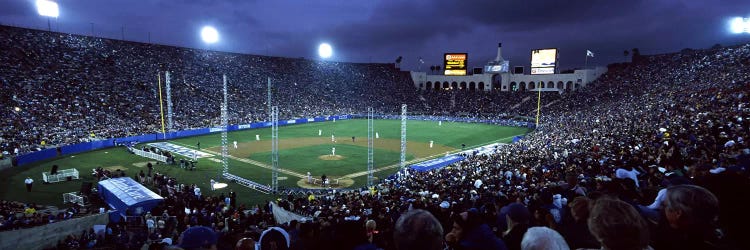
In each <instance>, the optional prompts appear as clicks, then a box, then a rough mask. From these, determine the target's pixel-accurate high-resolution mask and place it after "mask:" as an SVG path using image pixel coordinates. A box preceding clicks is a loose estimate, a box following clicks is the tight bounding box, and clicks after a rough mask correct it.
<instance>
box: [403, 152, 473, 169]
mask: <svg viewBox="0 0 750 250" xmlns="http://www.w3.org/2000/svg"><path fill="white" fill-rule="evenodd" d="M463 159H464V157H463V156H459V155H450V156H445V157H440V158H437V159H432V160H429V161H423V162H420V163H417V164H414V165H411V166H409V167H410V168H411V169H414V170H417V171H419V172H424V171H430V170H433V169H438V168H442V167H445V166H448V165H451V164H453V163H455V162H458V161H461V160H463Z"/></svg>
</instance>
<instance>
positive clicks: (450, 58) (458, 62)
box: [443, 53, 469, 76]
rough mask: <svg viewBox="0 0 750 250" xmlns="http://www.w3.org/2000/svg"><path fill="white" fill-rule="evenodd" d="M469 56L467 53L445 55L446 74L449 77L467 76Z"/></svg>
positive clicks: (444, 66)
mask: <svg viewBox="0 0 750 250" xmlns="http://www.w3.org/2000/svg"><path fill="white" fill-rule="evenodd" d="M468 57H469V54H467V53H445V55H444V56H443V59H445V60H444V61H443V69H444V70H445V71H444V74H445V75H447V76H465V75H466V63H467V58H468Z"/></svg>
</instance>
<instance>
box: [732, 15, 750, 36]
mask: <svg viewBox="0 0 750 250" xmlns="http://www.w3.org/2000/svg"><path fill="white" fill-rule="evenodd" d="M729 31H731V32H732V33H734V34H740V33H748V34H750V18H742V17H735V18H732V20H731V21H729Z"/></svg>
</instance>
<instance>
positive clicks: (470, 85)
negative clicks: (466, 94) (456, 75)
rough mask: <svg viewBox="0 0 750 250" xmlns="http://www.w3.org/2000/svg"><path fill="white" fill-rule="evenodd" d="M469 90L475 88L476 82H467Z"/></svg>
mask: <svg viewBox="0 0 750 250" xmlns="http://www.w3.org/2000/svg"><path fill="white" fill-rule="evenodd" d="M469 90H471V91H474V90H477V83H475V82H469Z"/></svg>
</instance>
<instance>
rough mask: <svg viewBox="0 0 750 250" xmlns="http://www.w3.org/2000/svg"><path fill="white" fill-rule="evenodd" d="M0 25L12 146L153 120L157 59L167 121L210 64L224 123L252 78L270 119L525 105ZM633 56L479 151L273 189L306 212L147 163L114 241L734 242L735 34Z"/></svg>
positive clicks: (186, 120)
mask: <svg viewBox="0 0 750 250" xmlns="http://www.w3.org/2000/svg"><path fill="white" fill-rule="evenodd" d="M0 39H2V40H0V49H2V51H8V52H7V53H0V57H2V58H0V61H2V62H4V63H5V62H9V63H8V64H7V65H4V67H0V83H1V84H2V89H1V90H2V91H0V97H2V98H0V101H2V105H3V106H4V107H19V108H20V111H14V110H9V109H4V110H3V111H1V112H2V113H1V114H2V115H3V118H5V119H3V120H1V121H0V122H2V124H0V126H2V127H3V128H9V129H7V130H6V129H4V130H3V131H2V132H3V134H2V140H3V141H0V143H2V144H4V145H3V146H4V147H5V148H6V149H9V148H15V147H18V148H21V149H22V151H23V152H28V151H29V150H33V149H34V148H35V147H39V146H40V142H41V141H45V142H46V144H48V145H57V144H68V143H73V142H77V141H81V140H88V139H91V137H92V136H91V134H94V135H95V136H94V137H112V136H123V135H131V134H143V133H148V132H153V131H155V130H156V129H157V128H156V124H159V123H158V122H157V120H158V118H157V117H158V109H157V107H158V93H157V91H158V90H157V89H158V86H156V85H155V84H154V82H155V80H154V78H156V75H157V71H158V70H170V72H173V77H172V79H171V80H172V98H173V102H174V110H175V117H174V121H175V126H176V127H177V128H191V127H205V126H210V125H216V124H218V121H219V116H218V113H219V111H218V110H219V109H218V107H219V104H220V100H221V96H222V94H221V91H220V90H221V79H220V75H221V74H223V73H226V74H227V75H228V77H229V79H230V86H231V87H230V91H229V92H230V112H231V113H232V115H231V116H230V117H232V119H233V120H232V121H231V123H245V122H252V121H260V120H265V119H267V117H266V114H267V112H266V107H267V106H266V103H265V100H266V99H265V96H266V95H265V94H266V77H268V76H271V77H272V82H274V84H275V88H274V92H275V93H274V98H275V100H276V101H275V102H277V103H278V104H279V105H280V110H281V113H282V116H283V117H307V116H313V115H327V114H339V113H357V112H361V110H359V109H360V108H361V107H366V106H373V107H375V108H376V112H378V113H384V114H387V113H396V112H397V111H398V107H399V104H401V103H406V104H408V105H409V107H414V110H416V111H417V112H419V111H422V112H424V113H425V114H436V115H453V114H466V115H469V116H493V115H498V114H501V113H508V112H512V113H515V114H522V115H525V114H528V113H529V112H533V111H535V110H534V109H535V107H530V106H531V105H520V106H519V107H517V109H516V110H513V109H510V108H509V107H512V106H514V104H519V103H523V100H524V99H525V98H527V97H529V96H531V93H514V92H508V93H498V92H489V93H485V92H469V91H426V92H421V91H418V90H416V89H415V88H414V87H413V85H412V84H411V82H410V79H409V76H408V74H404V73H403V72H399V71H398V70H396V69H394V68H392V66H390V65H386V64H348V63H330V62H325V63H323V62H314V61H306V60H301V59H287V58H273V57H263V56H249V55H238V54H229V53H214V52H208V53H207V52H203V51H199V50H191V49H182V48H173V47H166V46H159V45H151V44H140V43H130V42H122V41H113V40H106V39H98V38H90V37H81V36H74V35H67V34H57V33H47V32H40V31H32V30H26V29H17V28H10V27H1V26H0ZM637 59H638V60H634V62H633V63H627V64H618V65H612V66H610V68H609V71H608V72H607V73H606V74H604V75H603V76H602V77H601V78H599V79H598V80H596V81H595V82H593V83H592V84H589V86H587V87H585V88H584V89H583V90H582V91H575V92H573V93H565V94H563V95H562V96H560V95H559V94H557V93H555V94H550V93H548V94H545V96H544V98H548V99H553V100H555V105H551V106H549V107H545V108H544V109H543V110H542V114H543V115H542V121H541V126H539V127H537V129H536V130H534V131H533V132H531V133H529V134H527V135H526V137H525V138H524V139H523V140H521V141H519V142H517V143H514V144H510V145H505V146H502V147H499V148H497V149H496V150H495V152H493V153H491V154H487V155H470V156H469V157H468V159H467V160H464V161H462V162H460V163H456V164H454V165H451V166H449V167H446V168H443V169H439V170H433V171H428V172H413V171H409V172H402V173H400V174H397V175H396V176H394V177H393V178H389V179H387V180H384V181H382V182H381V183H379V184H377V185H375V186H374V187H371V188H363V189H360V190H355V191H345V192H332V191H331V192H324V193H322V194H320V193H318V194H305V195H289V196H287V197H282V199H280V200H279V201H278V204H279V206H280V207H283V208H285V209H288V210H290V211H295V212H297V213H299V214H303V215H307V216H311V217H312V219H311V220H310V221H293V222H291V223H288V224H284V225H277V224H278V223H276V222H275V220H274V218H273V216H272V214H271V211H272V209H271V207H270V206H266V205H263V204H262V205H260V206H257V207H254V206H247V205H243V204H241V203H239V204H238V202H237V201H236V197H232V196H233V195H232V194H227V195H221V196H218V197H208V196H204V195H202V194H201V193H200V188H198V187H195V186H191V185H184V184H179V183H178V182H177V180H175V179H174V178H168V177H164V176H161V177H159V175H155V177H154V180H153V183H154V184H153V185H155V188H156V189H158V190H159V191H160V192H162V193H163V194H164V193H165V192H166V193H167V194H169V195H168V196H167V197H168V199H167V200H166V201H165V203H164V204H163V205H162V206H160V207H158V208H157V209H154V210H153V211H151V214H147V215H145V217H144V218H145V219H146V221H148V220H149V218H150V219H151V221H152V222H151V224H153V226H152V227H151V226H149V231H148V233H147V234H141V235H125V234H120V235H122V237H120V238H118V244H120V245H127V246H132V248H137V247H140V245H142V244H143V243H146V242H149V240H150V241H154V242H162V241H161V239H169V240H168V241H166V242H170V241H172V242H173V243H174V244H181V246H182V247H183V248H185V249H192V248H194V247H196V244H195V243H196V242H194V241H192V240H190V239H193V238H192V237H186V236H182V237H180V233H181V232H182V233H183V234H185V235H188V236H189V235H192V234H193V233H197V232H199V231H200V230H207V231H205V232H203V233H200V234H199V235H202V236H207V235H213V236H214V237H207V238H205V241H203V242H202V244H200V243H199V244H197V247H205V246H207V245H212V244H215V245H217V246H218V247H219V248H220V249H231V248H233V247H235V244H236V243H238V242H239V243H240V244H239V245H243V244H245V243H246V242H259V245H261V248H262V249H265V247H263V246H264V244H265V246H269V245H274V246H276V247H278V249H355V248H356V249H378V248H383V249H414V247H415V246H418V247H422V248H423V249H443V248H444V247H445V248H447V249H576V248H596V249H599V248H603V249H650V248H653V249H657V250H658V249H743V248H744V249H746V248H747V247H748V243H747V241H746V240H744V239H743V238H742V237H743V236H744V235H743V233H744V232H745V229H744V228H745V227H746V226H747V225H750V224H748V223H750V221H748V218H749V216H747V215H746V212H745V211H743V208H744V207H746V205H745V204H748V202H749V201H748V197H750V194H749V193H748V192H750V185H749V182H750V179H749V178H748V176H749V175H748V169H747V168H748V167H749V165H750V145H748V143H747V142H746V140H747V138H748V134H749V132H748V131H750V130H749V129H748V128H749V127H750V116H749V115H748V114H749V113H750V107H748V106H747V103H750V97H748V94H750V88H748V87H749V86H750V44H745V45H740V46H733V47H725V48H713V49H710V50H693V51H684V52H682V53H673V54H663V55H655V56H643V57H639V58H637ZM161 80H162V81H164V79H161ZM555 95H557V96H555ZM50 107H54V108H55V109H59V110H64V112H51V108H50ZM60 107H63V108H60ZM505 115H508V114H505ZM84 118H85V119H84ZM196 188H197V190H196ZM233 203H234V204H233ZM162 225H163V227H162ZM415 225H422V226H415ZM191 226H192V227H191ZM195 226H206V227H207V228H208V229H205V228H200V227H195ZM272 226H280V227H278V228H273V227H272ZM151 229H153V230H151ZM212 232H213V233H216V235H214V234H213V233H212ZM262 235H266V236H267V237H263V236H262ZM201 239H204V238H201ZM241 239H242V240H241ZM414 242H421V243H422V244H418V245H414ZM428 243H429V244H428ZM432 243H434V244H432ZM128 244H132V245H128ZM156 245H157V244H154V246H153V247H154V248H157V246H156ZM248 245H252V244H250V243H248ZM409 246H411V247H410V248H409ZM433 246H434V247H433ZM238 249H241V248H238Z"/></svg>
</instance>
